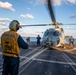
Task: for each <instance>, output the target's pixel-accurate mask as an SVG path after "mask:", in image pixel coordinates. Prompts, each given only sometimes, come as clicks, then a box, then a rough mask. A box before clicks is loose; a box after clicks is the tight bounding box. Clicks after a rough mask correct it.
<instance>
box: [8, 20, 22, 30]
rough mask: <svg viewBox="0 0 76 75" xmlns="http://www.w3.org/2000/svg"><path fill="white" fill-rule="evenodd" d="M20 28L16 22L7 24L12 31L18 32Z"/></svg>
mask: <svg viewBox="0 0 76 75" xmlns="http://www.w3.org/2000/svg"><path fill="white" fill-rule="evenodd" d="M20 27H21V26H20V23H19V22H18V21H17V20H13V21H11V22H10V24H9V29H10V30H13V31H17V30H19V28H20Z"/></svg>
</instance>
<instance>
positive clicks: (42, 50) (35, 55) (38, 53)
mask: <svg viewBox="0 0 76 75" xmlns="http://www.w3.org/2000/svg"><path fill="white" fill-rule="evenodd" d="M45 50H47V48H45V49H43V48H42V49H41V50H40V51H39V52H37V53H36V54H34V55H33V56H32V57H30V58H29V59H28V60H27V61H26V62H25V63H24V64H26V63H27V62H29V61H30V60H32V59H33V58H35V57H37V56H38V55H40V54H41V53H43V52H44V51H45ZM33 61H34V60H32V61H31V62H30V63H28V65H27V66H26V67H25V68H24V69H22V70H21V72H20V73H19V74H21V73H22V72H23V71H24V70H25V69H26V68H27V67H28V66H29V65H30V64H31V63H32V62H33ZM24 64H22V65H21V66H23V65H24ZM21 66H20V67H21Z"/></svg>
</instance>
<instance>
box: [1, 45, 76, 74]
mask: <svg viewBox="0 0 76 75" xmlns="http://www.w3.org/2000/svg"><path fill="white" fill-rule="evenodd" d="M2 64H3V59H2V53H1V48H0V75H2ZM19 75H76V50H74V51H71V52H69V51H64V50H54V49H48V48H44V47H42V46H36V45H32V46H31V47H30V48H29V49H27V50H24V49H21V54H20V66H19Z"/></svg>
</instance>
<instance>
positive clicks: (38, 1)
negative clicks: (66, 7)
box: [28, 0, 62, 6]
mask: <svg viewBox="0 0 76 75" xmlns="http://www.w3.org/2000/svg"><path fill="white" fill-rule="evenodd" d="M28 1H29V3H31V4H33V5H39V4H47V0H28ZM61 2H62V0H52V3H53V5H54V6H56V5H58V6H59V5H61Z"/></svg>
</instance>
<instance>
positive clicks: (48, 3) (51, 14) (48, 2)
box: [47, 0, 56, 23]
mask: <svg viewBox="0 0 76 75" xmlns="http://www.w3.org/2000/svg"><path fill="white" fill-rule="evenodd" d="M47 6H48V9H49V13H50V16H51V19H52V22H54V23H56V19H55V15H54V11H53V7H52V0H47Z"/></svg>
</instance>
